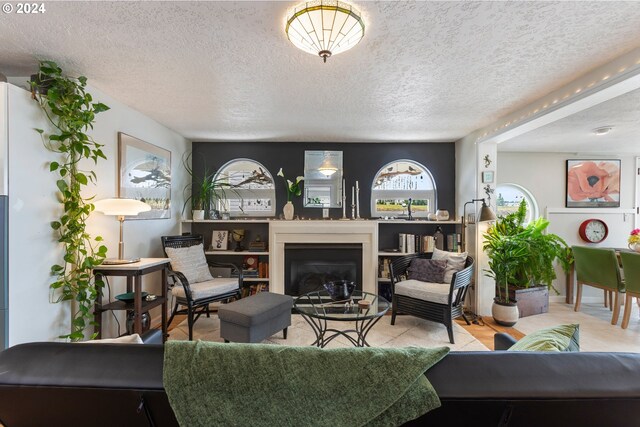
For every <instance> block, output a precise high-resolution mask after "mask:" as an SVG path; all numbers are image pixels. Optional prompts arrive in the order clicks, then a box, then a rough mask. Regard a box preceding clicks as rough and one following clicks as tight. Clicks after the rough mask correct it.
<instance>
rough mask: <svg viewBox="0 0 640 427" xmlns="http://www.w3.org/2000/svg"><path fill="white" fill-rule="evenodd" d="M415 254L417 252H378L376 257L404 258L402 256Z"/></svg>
mask: <svg viewBox="0 0 640 427" xmlns="http://www.w3.org/2000/svg"><path fill="white" fill-rule="evenodd" d="M414 253H415V254H417V253H418V252H385V251H380V252H378V256H382V257H384V256H404V255H411V254H414ZM427 253H431V252H427Z"/></svg>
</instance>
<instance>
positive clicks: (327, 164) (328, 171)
mask: <svg viewBox="0 0 640 427" xmlns="http://www.w3.org/2000/svg"><path fill="white" fill-rule="evenodd" d="M318 172H320V173H321V174H322V175H324V176H326V177H330V176H331V175H333V174H334V173H336V172H338V168H337V167H335V166H333V165H332V164H331V160H329V159H328V158H327V157H325V159H324V161H323V162H322V164H321V165H320V167H319V168H318Z"/></svg>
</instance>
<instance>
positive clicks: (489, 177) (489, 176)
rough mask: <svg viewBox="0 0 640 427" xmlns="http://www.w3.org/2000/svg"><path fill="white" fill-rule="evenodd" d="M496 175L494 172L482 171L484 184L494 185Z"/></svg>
mask: <svg viewBox="0 0 640 427" xmlns="http://www.w3.org/2000/svg"><path fill="white" fill-rule="evenodd" d="M494 175H495V173H494V172H493V171H482V183H483V184H492V183H493V179H494Z"/></svg>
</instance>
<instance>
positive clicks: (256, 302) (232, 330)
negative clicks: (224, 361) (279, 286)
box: [218, 292, 293, 343]
mask: <svg viewBox="0 0 640 427" xmlns="http://www.w3.org/2000/svg"><path fill="white" fill-rule="evenodd" d="M292 307H293V298H291V296H289V295H281V294H272V293H271V292H260V293H257V294H255V295H252V296H250V297H247V298H242V299H240V300H238V301H234V302H232V303H229V304H223V305H221V306H220V307H219V308H218V317H219V318H220V337H221V338H224V341H225V342H229V341H231V342H247V343H249V342H261V341H263V340H264V339H266V338H269V337H270V336H271V335H273V334H275V333H276V332H278V331H283V333H284V338H285V339H286V338H287V328H288V327H289V326H291V308H292Z"/></svg>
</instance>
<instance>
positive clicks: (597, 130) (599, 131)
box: [593, 126, 613, 135]
mask: <svg viewBox="0 0 640 427" xmlns="http://www.w3.org/2000/svg"><path fill="white" fill-rule="evenodd" d="M612 130H613V126H602V127H599V128H595V129H594V130H593V133H595V134H596V135H606V134H608V133H609V132H611V131H612Z"/></svg>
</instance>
